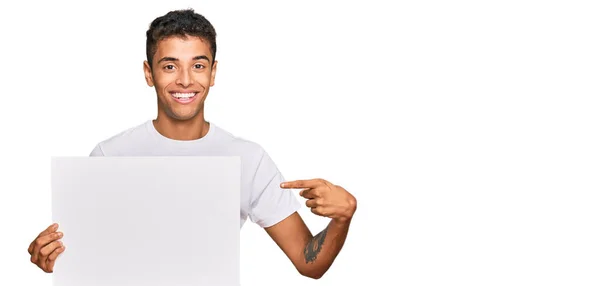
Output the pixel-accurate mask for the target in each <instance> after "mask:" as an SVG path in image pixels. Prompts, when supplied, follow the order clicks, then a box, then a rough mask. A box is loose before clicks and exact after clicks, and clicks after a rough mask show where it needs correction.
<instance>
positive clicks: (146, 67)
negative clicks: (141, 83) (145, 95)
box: [144, 61, 154, 87]
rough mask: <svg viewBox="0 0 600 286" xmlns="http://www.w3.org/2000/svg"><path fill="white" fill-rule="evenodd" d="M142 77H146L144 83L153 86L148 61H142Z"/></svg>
mask: <svg viewBox="0 0 600 286" xmlns="http://www.w3.org/2000/svg"><path fill="white" fill-rule="evenodd" d="M144 77H145V78H146V83H147V84H148V86H150V87H152V86H154V79H153V78H152V69H151V68H150V64H148V61H144Z"/></svg>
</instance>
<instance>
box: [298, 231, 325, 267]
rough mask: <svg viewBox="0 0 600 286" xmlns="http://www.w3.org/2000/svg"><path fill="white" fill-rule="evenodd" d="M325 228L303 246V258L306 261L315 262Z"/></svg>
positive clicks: (323, 238)
mask: <svg viewBox="0 0 600 286" xmlns="http://www.w3.org/2000/svg"><path fill="white" fill-rule="evenodd" d="M327 228H328V227H327ZM327 228H325V229H324V230H323V231H321V232H319V234H317V235H316V236H315V237H313V239H311V240H310V241H309V242H308V244H307V245H306V247H305V248H304V259H305V260H306V263H309V262H315V259H317V255H318V254H319V252H321V248H322V247H323V242H324V241H325V236H326V235H327Z"/></svg>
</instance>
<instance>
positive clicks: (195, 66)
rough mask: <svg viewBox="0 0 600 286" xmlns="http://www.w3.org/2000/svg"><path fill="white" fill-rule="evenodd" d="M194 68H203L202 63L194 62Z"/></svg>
mask: <svg viewBox="0 0 600 286" xmlns="http://www.w3.org/2000/svg"><path fill="white" fill-rule="evenodd" d="M194 68H197V69H203V68H204V65H202V64H195V65H194Z"/></svg>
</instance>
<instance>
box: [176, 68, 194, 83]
mask: <svg viewBox="0 0 600 286" xmlns="http://www.w3.org/2000/svg"><path fill="white" fill-rule="evenodd" d="M176 83H177V84H179V85H181V86H183V87H188V86H190V85H191V84H192V77H191V75H190V72H189V71H188V70H186V69H183V70H182V71H181V72H180V73H179V75H178V77H177V82H176Z"/></svg>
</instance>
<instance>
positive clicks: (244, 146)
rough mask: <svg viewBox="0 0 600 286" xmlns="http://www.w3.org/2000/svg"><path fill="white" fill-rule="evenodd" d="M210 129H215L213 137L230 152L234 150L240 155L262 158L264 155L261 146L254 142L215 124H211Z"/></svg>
mask: <svg viewBox="0 0 600 286" xmlns="http://www.w3.org/2000/svg"><path fill="white" fill-rule="evenodd" d="M211 124H212V123H211ZM212 127H214V128H215V130H214V131H215V134H214V136H215V138H216V139H217V141H218V142H219V144H223V146H226V147H227V148H229V149H231V150H235V151H237V152H238V153H241V154H242V155H256V156H263V155H264V154H265V153H266V151H265V149H264V148H263V147H262V145H260V144H259V143H257V142H255V141H252V140H249V139H247V138H244V137H240V136H237V135H234V134H233V133H231V132H229V131H227V130H225V129H223V128H221V127H220V126H217V125H216V124H213V125H212Z"/></svg>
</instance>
